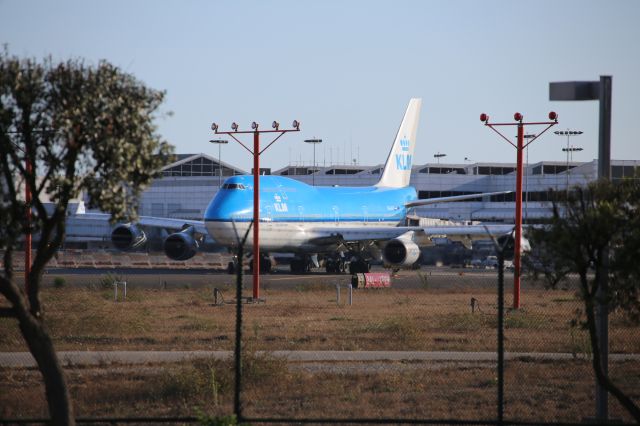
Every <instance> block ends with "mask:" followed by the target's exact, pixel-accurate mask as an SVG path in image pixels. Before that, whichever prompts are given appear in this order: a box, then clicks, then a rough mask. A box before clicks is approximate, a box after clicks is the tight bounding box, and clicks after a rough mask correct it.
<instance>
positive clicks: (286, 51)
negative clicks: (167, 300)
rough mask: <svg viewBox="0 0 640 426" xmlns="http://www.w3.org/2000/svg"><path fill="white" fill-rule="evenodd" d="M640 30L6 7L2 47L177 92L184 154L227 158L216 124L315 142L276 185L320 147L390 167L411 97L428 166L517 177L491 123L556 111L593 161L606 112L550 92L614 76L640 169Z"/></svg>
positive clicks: (327, 10)
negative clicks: (283, 130) (561, 84)
mask: <svg viewBox="0 0 640 426" xmlns="http://www.w3.org/2000/svg"><path fill="white" fill-rule="evenodd" d="M639 22H640V1H637V0H627V1H585V0H576V1H528V2H523V1H385V2H382V1H327V0H322V1H316V2H310V1H172V2H168V1H103V2H98V1H55V2H53V1H28V0H26V1H18V0H13V1H8V0H0V43H8V45H9V50H10V52H11V53H13V54H17V55H21V56H34V57H44V56H45V55H49V54H51V55H53V57H54V58H56V59H66V58H69V57H81V58H86V59H87V60H88V61H89V62H91V63H96V62H97V61H98V60H100V59H106V60H108V61H110V62H112V63H114V64H116V65H118V66H120V67H121V68H122V69H124V70H126V71H127V72H130V73H133V74H135V75H136V76H137V77H138V78H139V79H140V80H142V81H144V82H145V83H146V84H148V85H150V86H152V87H154V88H157V89H162V90H166V91H167V98H166V102H165V104H164V106H163V109H164V110H165V111H172V112H173V113H174V115H173V116H172V117H167V118H164V119H162V120H161V121H159V122H158V125H159V131H160V133H161V134H162V136H163V137H164V138H165V139H166V140H168V141H169V142H171V143H172V144H174V145H175V146H176V151H177V152H178V153H192V152H206V153H209V154H212V155H214V156H217V147H215V146H212V145H211V144H209V143H208V140H209V139H210V138H211V137H212V135H211V131H210V130H209V126H210V124H211V122H212V121H216V122H218V123H220V124H221V125H222V127H224V128H227V129H228V128H229V126H230V124H231V122H232V121H237V122H238V123H239V124H240V125H241V126H242V127H244V128H249V125H250V123H251V122H252V121H254V120H255V121H257V122H259V123H260V124H261V125H262V127H265V126H270V123H271V122H272V121H273V120H274V119H276V120H278V121H280V122H281V123H282V125H283V126H288V125H289V124H290V123H291V121H292V120H293V119H294V118H295V119H298V120H300V121H301V122H302V130H303V131H302V132H300V133H293V134H289V135H285V136H284V137H283V138H281V139H280V140H279V141H278V142H277V143H276V144H275V145H274V146H273V147H272V148H270V149H269V150H268V151H267V152H266V153H265V154H264V155H263V158H262V165H263V166H264V167H272V168H274V169H275V168H279V167H283V166H285V165H286V164H287V163H288V162H289V159H291V161H300V159H302V160H303V161H304V162H307V163H309V162H310V161H311V158H312V147H311V146H310V145H307V144H304V143H303V140H304V139H305V138H311V137H318V138H322V139H323V140H324V143H323V144H322V145H319V146H318V147H317V154H316V156H317V159H318V162H320V163H321V162H322V161H323V159H324V157H325V156H326V161H327V162H328V161H329V159H330V157H332V158H333V160H334V162H336V159H337V158H338V150H339V152H340V154H339V155H340V160H341V161H342V159H343V158H346V159H347V161H349V158H354V157H358V162H359V163H362V164H367V165H374V164H378V163H382V162H383V161H384V160H385V158H386V155H387V153H388V150H389V146H390V143H391V141H392V138H393V136H394V135H395V131H396V130H397V127H398V125H399V122H400V119H401V117H402V114H403V112H404V109H405V107H406V104H407V102H408V100H409V98H411V97H422V98H423V109H422V116H421V118H422V120H421V123H420V128H419V130H418V146H417V149H416V154H415V156H416V158H415V161H414V164H421V163H425V162H431V161H434V158H433V154H435V153H436V152H441V153H446V154H447V157H446V158H445V159H444V160H443V161H444V162H452V163H463V162H464V158H465V157H468V158H470V159H471V160H473V161H503V162H513V161H515V150H514V149H513V148H510V146H509V145H508V144H507V143H506V142H504V141H502V140H500V139H499V138H498V137H497V135H495V134H493V132H491V131H490V130H489V129H487V128H485V127H483V126H482V125H481V123H480V121H479V119H478V116H479V114H480V113H481V112H487V113H488V114H489V115H490V116H491V118H492V120H498V121H503V120H512V116H513V113H514V112H516V111H519V112H521V113H523V114H524V115H525V119H529V120H540V119H545V118H546V115H547V113H548V112H549V111H550V110H555V111H557V112H558V113H559V118H560V125H559V126H557V129H558V130H563V129H566V128H571V129H579V130H582V131H584V134H583V135H582V136H579V137H576V138H574V140H573V143H574V144H575V145H578V146H581V147H583V148H584V151H582V152H580V153H577V154H576V155H575V156H574V159H576V160H585V161H587V160H591V159H594V158H596V157H597V144H598V136H597V131H598V104H597V102H596V101H590V102H550V101H549V100H548V84H549V82H550V81H566V80H598V79H599V76H600V75H611V76H613V130H612V157H613V158H614V159H640V143H639V142H640V138H639V137H638V133H639V131H640V119H639V117H637V116H636V114H637V113H638V111H639V108H638V103H639V101H640V47H639V45H638V43H639V42H640V24H639ZM528 130H529V129H528ZM530 130H534V129H530ZM554 130H555V129H554ZM512 133H513V135H514V136H515V129H514V130H513V132H512ZM565 144H566V140H565V139H563V138H560V137H558V136H555V135H554V134H553V133H550V134H548V136H546V135H545V136H543V137H542V138H540V139H538V140H537V141H536V142H535V143H534V144H533V145H532V146H531V148H530V151H529V155H530V161H532V162H533V161H539V160H543V159H544V160H557V161H564V159H565V156H564V153H563V152H562V151H561V148H562V147H563V146H565ZM236 145H237V144H231V143H230V144H229V145H228V146H226V147H223V154H222V157H223V160H225V161H228V162H231V163H233V164H235V165H237V166H239V167H241V168H244V169H245V170H249V169H250V167H251V162H250V158H249V156H248V154H247V153H246V151H244V150H243V149H242V148H240V147H239V146H236ZM345 154H346V156H345ZM358 154H359V156H358Z"/></svg>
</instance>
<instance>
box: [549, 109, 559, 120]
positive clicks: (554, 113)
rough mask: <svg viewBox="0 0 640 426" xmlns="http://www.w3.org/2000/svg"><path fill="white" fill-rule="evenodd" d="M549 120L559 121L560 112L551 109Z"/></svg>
mask: <svg viewBox="0 0 640 426" xmlns="http://www.w3.org/2000/svg"><path fill="white" fill-rule="evenodd" d="M549 120H555V121H558V114H557V113H556V112H555V111H551V112H550V113H549Z"/></svg>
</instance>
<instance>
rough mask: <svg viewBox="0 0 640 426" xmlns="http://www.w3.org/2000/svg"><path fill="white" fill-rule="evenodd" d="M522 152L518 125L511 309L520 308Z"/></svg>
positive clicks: (520, 129) (521, 125) (522, 134)
mask: <svg viewBox="0 0 640 426" xmlns="http://www.w3.org/2000/svg"><path fill="white" fill-rule="evenodd" d="M523 150H524V126H523V124H522V123H518V146H517V147H516V151H517V153H518V157H517V158H518V159H517V170H516V223H515V225H516V235H515V241H514V243H515V244H514V253H513V267H514V269H513V309H518V308H520V243H521V241H522V151H523Z"/></svg>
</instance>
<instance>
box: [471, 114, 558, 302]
mask: <svg viewBox="0 0 640 426" xmlns="http://www.w3.org/2000/svg"><path fill="white" fill-rule="evenodd" d="M513 119H514V121H515V123H489V116H488V115H487V114H485V113H482V114H480V121H482V122H483V123H484V125H485V126H487V127H489V128H490V129H491V130H493V131H494V132H496V133H497V134H498V135H499V136H500V137H501V138H502V139H504V140H505V141H507V143H509V145H511V146H513V147H514V148H516V152H517V169H516V223H515V236H514V246H515V247H514V254H513V266H514V271H513V308H514V309H518V308H520V256H521V253H520V251H521V243H522V152H523V151H524V148H526V147H528V146H529V145H530V144H531V143H532V142H533V141H535V140H536V139H538V138H539V137H540V136H542V135H543V134H544V133H545V132H546V131H547V130H549V129H550V128H551V127H552V126H555V125H556V124H558V114H556V113H555V112H553V111H551V112H550V113H549V120H551V121H541V122H529V123H524V122H523V121H522V120H523V119H524V117H523V115H522V114H520V113H519V112H516V113H515V114H513ZM527 125H528V126H547V128H546V129H544V130H543V131H542V132H540V133H538V134H537V135H536V136H534V137H532V138H530V140H529V141H528V142H527V143H526V145H525V143H524V126H527ZM500 126H518V140H517V144H516V145H514V144H513V142H511V141H510V140H509V138H507V137H506V136H504V135H503V134H502V133H500V132H499V131H498V130H497V129H496V127H500Z"/></svg>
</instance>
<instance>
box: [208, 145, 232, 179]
mask: <svg viewBox="0 0 640 426" xmlns="http://www.w3.org/2000/svg"><path fill="white" fill-rule="evenodd" d="M209 142H211V143H215V144H218V191H219V190H220V188H222V156H221V152H222V151H221V150H220V148H221V147H222V145H225V144H228V143H229V141H228V140H226V139H211V140H210V141H209Z"/></svg>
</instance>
